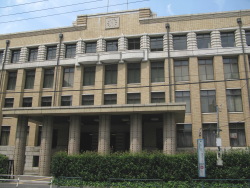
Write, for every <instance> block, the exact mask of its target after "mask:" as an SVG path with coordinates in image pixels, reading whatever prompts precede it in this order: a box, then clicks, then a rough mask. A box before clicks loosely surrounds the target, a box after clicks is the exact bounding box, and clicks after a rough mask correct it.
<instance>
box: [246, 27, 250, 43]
mask: <svg viewBox="0 0 250 188" xmlns="http://www.w3.org/2000/svg"><path fill="white" fill-rule="evenodd" d="M246 42H247V45H248V46H250V31H246Z"/></svg>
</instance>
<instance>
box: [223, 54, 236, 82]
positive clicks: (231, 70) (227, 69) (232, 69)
mask: <svg viewBox="0 0 250 188" xmlns="http://www.w3.org/2000/svg"><path fill="white" fill-rule="evenodd" d="M223 69H224V78H225V80H231V79H239V78H240V74H239V64H238V58H237V57H223ZM227 74H228V75H227Z"/></svg>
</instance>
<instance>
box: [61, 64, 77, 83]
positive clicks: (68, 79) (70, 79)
mask: <svg viewBox="0 0 250 188" xmlns="http://www.w3.org/2000/svg"><path fill="white" fill-rule="evenodd" d="M74 71H75V68H74V67H67V68H64V69H63V87H73V84H74Z"/></svg>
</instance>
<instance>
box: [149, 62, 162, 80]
mask: <svg viewBox="0 0 250 188" xmlns="http://www.w3.org/2000/svg"><path fill="white" fill-rule="evenodd" d="M164 81H165V78H164V62H151V83H153V82H164Z"/></svg>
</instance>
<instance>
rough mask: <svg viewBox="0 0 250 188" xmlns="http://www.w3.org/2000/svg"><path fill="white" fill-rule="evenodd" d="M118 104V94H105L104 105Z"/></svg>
mask: <svg viewBox="0 0 250 188" xmlns="http://www.w3.org/2000/svg"><path fill="white" fill-rule="evenodd" d="M108 104H117V95H116V94H104V105H108Z"/></svg>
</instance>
